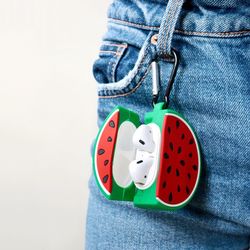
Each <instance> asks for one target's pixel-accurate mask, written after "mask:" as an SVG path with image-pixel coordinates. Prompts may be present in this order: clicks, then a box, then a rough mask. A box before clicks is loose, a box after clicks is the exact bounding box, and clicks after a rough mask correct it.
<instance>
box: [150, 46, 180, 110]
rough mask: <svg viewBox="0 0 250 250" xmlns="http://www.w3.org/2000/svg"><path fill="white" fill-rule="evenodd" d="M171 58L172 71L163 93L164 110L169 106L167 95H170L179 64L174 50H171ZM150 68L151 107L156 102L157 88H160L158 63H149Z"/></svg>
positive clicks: (157, 96)
mask: <svg viewBox="0 0 250 250" xmlns="http://www.w3.org/2000/svg"><path fill="white" fill-rule="evenodd" d="M172 56H173V60H174V61H173V64H174V65H173V69H172V71H171V74H170V78H169V81H168V85H167V89H166V92H165V108H167V107H168V105H169V95H170V91H171V89H172V86H173V83H174V79H175V75H176V72H177V68H178V64H179V60H178V56H177V53H176V51H175V50H174V49H172ZM151 67H152V89H153V105H154V104H156V103H157V101H158V98H159V88H160V84H159V68H158V63H157V62H156V61H153V62H152V63H151Z"/></svg>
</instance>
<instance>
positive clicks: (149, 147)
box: [129, 124, 155, 185]
mask: <svg viewBox="0 0 250 250" xmlns="http://www.w3.org/2000/svg"><path fill="white" fill-rule="evenodd" d="M133 144H134V145H135V147H136V149H137V150H138V151H140V154H139V155H140V157H137V159H136V160H134V161H132V162H131V163H130V164H129V172H130V175H131V178H132V180H133V181H134V183H135V184H140V185H144V184H145V183H146V181H147V177H148V173H149V170H150V168H151V166H152V165H153V162H154V158H153V157H152V155H151V154H152V153H153V152H154V150H155V142H154V140H153V132H152V129H151V127H150V126H149V125H145V124H143V125H141V126H139V127H138V128H137V130H136V131H135V133H134V135H133ZM137 153H138V152H137Z"/></svg>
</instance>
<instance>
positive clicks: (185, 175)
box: [93, 103, 201, 210]
mask: <svg viewBox="0 0 250 250" xmlns="http://www.w3.org/2000/svg"><path fill="white" fill-rule="evenodd" d="M144 122H145V125H146V126H147V127H148V128H149V130H150V131H149V132H150V133H152V135H150V136H152V138H153V141H154V149H153V150H152V152H149V153H148V152H144V151H143V150H141V149H138V148H137V147H136V146H135V143H137V141H135V140H138V143H142V144H143V145H144V144H145V141H147V140H141V139H140V138H138V139H137V138H136V136H134V135H135V133H136V131H138V130H139V128H140V127H139V126H140V125H141V124H140V120H139V116H138V115H137V114H136V113H134V112H132V111H129V110H127V109H124V108H122V107H116V108H115V109H114V110H113V111H112V112H111V113H110V115H109V116H108V117H107V118H106V120H105V122H104V124H103V126H102V127H101V129H100V131H99V133H98V136H97V139H96V143H95V150H94V154H93V170H94V175H95V177H96V181H97V184H98V186H99V188H100V190H101V191H102V193H103V194H104V195H105V197H106V198H108V199H110V200H126V201H133V202H134V205H135V206H137V207H142V208H153V209H163V210H164V209H165V210H175V209H178V208H181V207H183V206H185V205H186V204H187V203H188V202H189V201H190V200H191V198H192V197H193V195H194V192H195V190H196V188H197V185H198V182H199V177H200V172H201V159H200V150H199V144H198V141H197V138H196V135H195V133H194V131H193V129H192V128H191V126H190V125H189V124H188V122H187V121H186V120H185V119H184V118H183V117H182V115H180V114H178V113H177V112H175V111H174V110H171V109H164V103H158V104H156V105H155V106H154V110H153V112H150V113H147V114H146V115H145V119H144ZM145 125H142V126H145ZM138 127H139V128H138ZM148 159H149V161H148V162H149V163H150V166H149V167H147V166H146V165H145V164H144V163H145V162H146V160H148ZM131 162H134V165H132V166H131ZM143 164H144V165H143ZM145 166H146V168H145ZM134 167H135V168H134ZM133 168H134V169H133ZM136 168H138V170H139V171H144V169H145V174H144V173H143V175H142V177H140V178H145V179H144V180H143V182H142V181H136V178H133V173H134V172H135V173H136V171H137V169H136ZM131 169H132V170H131Z"/></svg>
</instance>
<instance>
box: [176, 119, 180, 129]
mask: <svg viewBox="0 0 250 250" xmlns="http://www.w3.org/2000/svg"><path fill="white" fill-rule="evenodd" d="M179 127H180V122H179V121H178V120H177V121H176V128H179Z"/></svg>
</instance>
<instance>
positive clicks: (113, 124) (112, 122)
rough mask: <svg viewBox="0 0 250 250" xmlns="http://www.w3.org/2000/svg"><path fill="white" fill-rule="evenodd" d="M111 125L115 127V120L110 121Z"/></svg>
mask: <svg viewBox="0 0 250 250" xmlns="http://www.w3.org/2000/svg"><path fill="white" fill-rule="evenodd" d="M109 126H110V127H111V128H114V127H115V123H114V121H113V120H111V121H110V122H109Z"/></svg>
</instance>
